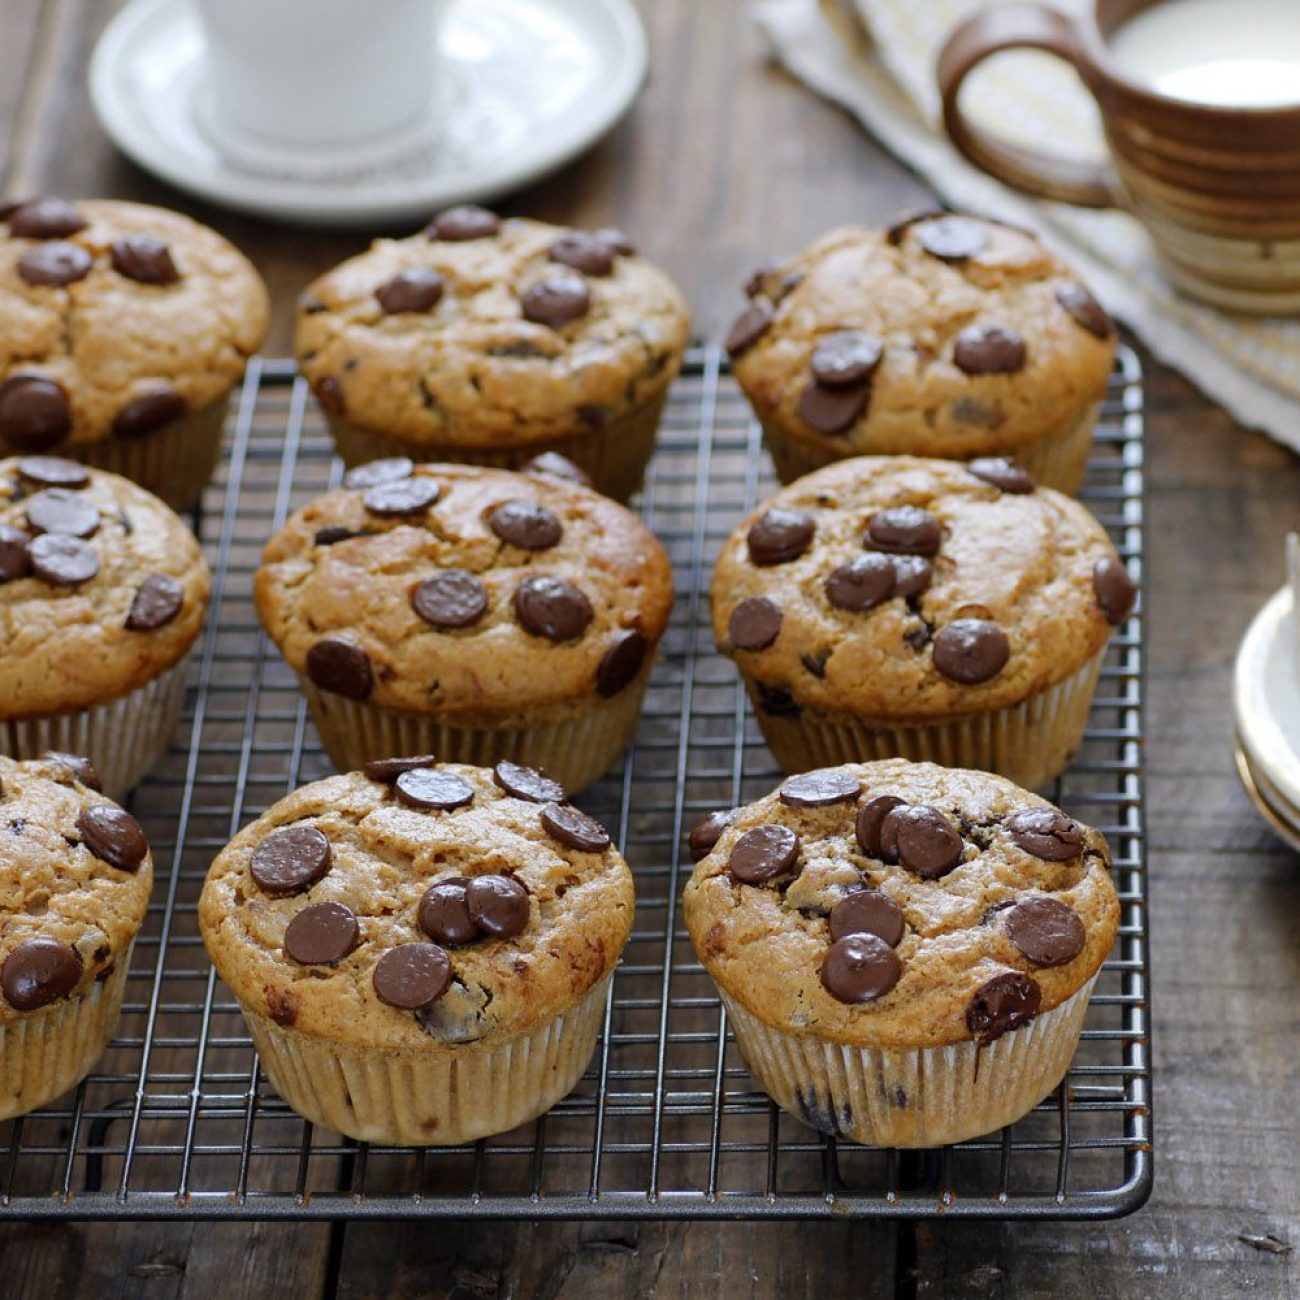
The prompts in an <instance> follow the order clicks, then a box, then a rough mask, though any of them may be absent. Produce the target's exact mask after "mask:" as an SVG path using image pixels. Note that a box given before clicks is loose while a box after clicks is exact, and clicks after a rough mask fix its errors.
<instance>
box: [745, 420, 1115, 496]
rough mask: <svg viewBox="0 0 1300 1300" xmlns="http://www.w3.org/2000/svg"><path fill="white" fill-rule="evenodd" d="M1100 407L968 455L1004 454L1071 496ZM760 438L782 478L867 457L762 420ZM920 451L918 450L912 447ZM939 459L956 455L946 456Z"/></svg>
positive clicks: (790, 478) (1085, 465)
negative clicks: (1006, 446) (1005, 447)
mask: <svg viewBox="0 0 1300 1300" xmlns="http://www.w3.org/2000/svg"><path fill="white" fill-rule="evenodd" d="M1100 411H1101V403H1100V402H1093V403H1091V404H1090V405H1089V406H1088V407H1086V408H1085V409H1084V410H1083V411H1082V412H1081V413H1080V414H1079V415H1078V416H1076V417H1075V418H1074V419H1072V420H1069V421H1067V422H1066V423H1065V424H1063V425H1060V426H1058V427H1057V428H1055V429H1051V430H1048V432H1046V433H1044V434H1043V435H1041V436H1040V437H1039V438H1038V439H1036V440H1035V441H1034V442H1031V443H1025V444H1023V445H1022V446H1019V447H1016V448H1013V449H1011V450H1009V451H1007V452H1000V451H996V450H990V451H979V450H973V451H972V453H971V456H970V457H969V459H973V458H974V457H975V456H982V455H989V456H1001V455H1008V456H1010V457H1011V458H1012V459H1013V460H1015V461H1016V463H1017V464H1019V465H1022V466H1023V467H1024V468H1025V469H1026V470H1028V472H1029V474H1030V475H1031V476H1032V478H1033V479H1034V481H1035V482H1036V483H1038V484H1039V485H1040V486H1042V487H1050V488H1055V489H1056V490H1057V491H1058V492H1065V493H1068V494H1069V495H1070V496H1073V495H1074V494H1075V493H1076V492H1077V491H1078V490H1079V487H1080V485H1081V484H1082V483H1083V477H1084V474H1085V473H1086V471H1087V468H1088V457H1089V455H1090V454H1091V452H1092V434H1093V429H1094V427H1095V426H1096V423H1097V416H1098V414H1099V413H1100ZM763 441H764V442H765V443H766V444H767V449H768V451H769V452H770V453H771V456H772V463H773V464H774V465H775V466H776V473H777V477H778V478H779V479H780V480H781V482H782V483H793V482H794V480H795V479H797V478H802V477H803V476H804V475H805V474H811V473H812V472H813V470H815V469H821V468H822V466H824V465H831V464H834V463H835V462H836V461H840V460H847V459H848V458H849V457H851V456H868V455H872V454H880V453H872V452H869V451H860V450H858V449H856V448H853V447H850V446H849V444H848V443H847V442H846V443H845V444H844V454H843V455H841V456H835V455H832V454H830V453H829V452H827V451H826V450H825V449H824V448H823V447H821V446H820V445H819V444H817V443H813V442H808V441H805V440H804V439H801V438H798V437H794V436H792V435H791V434H790V433H789V432H788V431H787V430H785V429H784V428H782V427H781V426H779V425H777V424H772V423H769V422H767V421H763ZM914 454H916V455H923V454H924V453H923V452H919V451H918V452H916V453H914ZM944 459H952V460H956V459H961V458H959V457H946V458H944Z"/></svg>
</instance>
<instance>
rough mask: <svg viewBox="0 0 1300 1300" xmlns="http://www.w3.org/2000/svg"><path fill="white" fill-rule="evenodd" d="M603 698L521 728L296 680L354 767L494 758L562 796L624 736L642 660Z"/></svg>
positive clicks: (612, 757)
mask: <svg viewBox="0 0 1300 1300" xmlns="http://www.w3.org/2000/svg"><path fill="white" fill-rule="evenodd" d="M651 658H652V656H650V655H647V656H646V661H647V662H646V665H645V667H644V668H642V670H641V673H640V675H639V676H638V677H637V679H636V680H635V681H634V682H631V683H630V684H629V685H627V686H625V687H624V688H623V690H621V691H620V692H619V693H618V694H617V695H615V696H613V697H612V698H610V699H605V698H603V697H601V696H596V697H594V698H592V699H590V700H582V701H579V702H577V703H575V704H574V706H573V708H572V709H571V710H570V711H569V712H568V713H567V714H566V716H564V717H563V718H560V719H558V720H556V721H553V722H538V723H534V724H533V725H531V726H523V727H486V726H476V727H472V726H456V725H453V724H450V723H447V722H444V721H442V720H440V719H439V718H437V717H435V716H432V715H429V714H423V713H408V712H406V711H405V710H401V709H388V708H383V707H381V706H380V705H377V704H369V703H367V702H366V701H364V700H350V699H347V698H346V697H345V696H342V695H335V694H334V693H333V692H331V691H322V690H320V689H319V688H318V687H317V686H316V685H315V683H314V682H312V681H311V680H310V679H309V678H306V677H300V678H299V679H298V680H299V683H300V684H301V686H302V689H303V693H304V694H305V695H306V696H307V702H308V704H309V705H310V707H311V713H312V717H313V719H314V720H315V722H316V730H317V731H319V732H320V737H321V742H322V743H323V744H324V746H325V752H326V753H327V754H329V756H330V761H331V762H332V763H333V764H334V766H335V767H336V768H338V770H339V771H340V772H355V771H356V770H357V769H358V768H360V767H362V766H364V765H365V764H366V763H367V762H369V761H370V760H371V759H374V758H398V757H405V756H408V755H411V754H434V755H436V756H437V757H438V758H439V759H440V760H442V761H443V762H444V763H472V764H473V765H474V766H476V767H492V766H493V765H494V764H496V763H499V762H501V761H502V760H509V761H510V762H512V763H522V764H524V765H525V766H527V767H539V768H542V769H543V770H544V771H545V772H546V773H547V775H548V776H551V777H553V778H554V779H555V780H557V781H558V782H559V783H560V784H561V785H562V786H564V788H565V789H566V790H568V791H569V793H570V794H576V793H577V792H578V791H579V790H581V789H583V788H585V787H586V786H589V785H590V784H591V783H592V782H593V781H596V780H598V779H599V778H600V777H602V776H603V775H604V774H605V773H606V772H608V771H609V769H610V768H612V767H614V766H615V765H616V764H617V763H618V761H619V759H620V758H621V757H622V754H623V751H624V750H625V749H626V748H627V747H628V745H629V744H630V743H631V741H632V736H633V735H634V734H635V732H636V724H637V720H638V718H639V717H640V716H641V704H642V701H643V700H644V699H645V692H646V686H647V684H648V683H649V680H650V660H651Z"/></svg>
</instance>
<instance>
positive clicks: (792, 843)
mask: <svg viewBox="0 0 1300 1300" xmlns="http://www.w3.org/2000/svg"><path fill="white" fill-rule="evenodd" d="M799 847H800V845H799V837H798V836H797V835H796V834H795V833H794V831H792V830H791V829H790V828H789V827H788V826H778V825H776V824H775V823H770V822H769V823H768V824H767V825H765V826H755V827H754V829H753V830H752V831H746V832H745V833H744V834H743V835H742V836H741V837H740V838H739V839H738V840H737V841H736V842H735V843H734V844H733V845H732V846H731V856H730V857H729V858H728V859H727V866H728V867H729V868H730V870H731V874H732V875H733V876H735V877H736V879H737V880H739V881H741V882H742V883H743V884H746V885H761V884H762V883H763V882H764V881H767V880H775V879H776V877H777V876H779V875H781V874H782V873H783V872H786V871H789V870H790V868H791V867H793V866H794V864H795V863H796V862H797V861H798V860H799Z"/></svg>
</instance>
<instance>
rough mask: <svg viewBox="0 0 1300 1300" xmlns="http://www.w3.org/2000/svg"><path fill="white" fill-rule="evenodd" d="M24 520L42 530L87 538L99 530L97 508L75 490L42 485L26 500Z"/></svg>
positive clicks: (30, 525)
mask: <svg viewBox="0 0 1300 1300" xmlns="http://www.w3.org/2000/svg"><path fill="white" fill-rule="evenodd" d="M26 514H27V523H28V526H29V527H31V528H34V529H36V530H37V531H38V532H42V533H61V534H62V535H63V536H64V537H91V536H93V535H94V534H95V533H96V532H97V531H98V529H99V510H98V508H97V507H96V506H95V505H94V504H93V503H91V502H90V501H88V500H87V499H86V498H85V497H84V496H82V495H81V494H80V493H79V492H76V491H73V490H71V489H69V488H46V489H45V490H44V491H42V492H37V493H36V495H35V496H33V497H31V498H29V499H28V502H27V510H26Z"/></svg>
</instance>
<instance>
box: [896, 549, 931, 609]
mask: <svg viewBox="0 0 1300 1300" xmlns="http://www.w3.org/2000/svg"><path fill="white" fill-rule="evenodd" d="M893 559H894V595H895V596H902V597H903V598H904V599H907V597H909V596H919V595H920V594H921V593H922V592H923V591H925V590H927V589H928V588H929V586H930V583H931V582H932V581H933V580H934V565H933V564H931V563H930V561H929V560H927V559H925V558H924V556H920V555H895V556H894V557H893Z"/></svg>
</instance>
